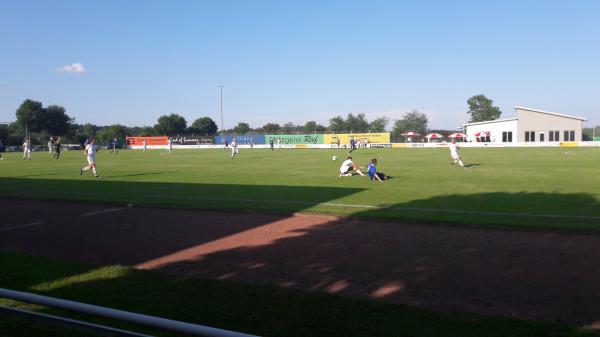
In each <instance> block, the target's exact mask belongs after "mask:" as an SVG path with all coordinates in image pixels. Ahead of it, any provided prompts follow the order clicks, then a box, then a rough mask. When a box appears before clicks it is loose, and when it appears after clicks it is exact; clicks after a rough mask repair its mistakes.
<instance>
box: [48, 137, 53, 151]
mask: <svg viewBox="0 0 600 337" xmlns="http://www.w3.org/2000/svg"><path fill="white" fill-rule="evenodd" d="M53 147H54V138H52V137H50V139H49V140H48V154H52V148H53Z"/></svg>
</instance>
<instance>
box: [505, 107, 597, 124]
mask: <svg viewBox="0 0 600 337" xmlns="http://www.w3.org/2000/svg"><path fill="white" fill-rule="evenodd" d="M517 109H520V110H527V111H533V112H537V113H542V114H547V115H553V116H559V117H565V118H572V119H578V120H580V121H587V119H585V118H583V117H577V116H571V115H565V114H560V113H557V112H549V111H544V110H538V109H532V108H526V107H522V106H516V107H515V111H516V110H517Z"/></svg>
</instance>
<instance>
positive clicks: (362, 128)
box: [344, 113, 369, 132]
mask: <svg viewBox="0 0 600 337" xmlns="http://www.w3.org/2000/svg"><path fill="white" fill-rule="evenodd" d="M344 124H345V125H346V130H347V131H352V132H366V131H368V129H369V122H368V121H367V119H366V118H365V114H358V115H356V116H354V115H353V114H351V113H349V114H348V116H347V117H346V120H345V121H344Z"/></svg>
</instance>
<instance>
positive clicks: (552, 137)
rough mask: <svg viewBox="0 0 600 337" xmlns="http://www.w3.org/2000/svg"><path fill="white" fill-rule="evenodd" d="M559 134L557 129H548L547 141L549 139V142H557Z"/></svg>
mask: <svg viewBox="0 0 600 337" xmlns="http://www.w3.org/2000/svg"><path fill="white" fill-rule="evenodd" d="M559 134H560V133H559V132H558V131H550V132H548V136H549V139H548V141H550V142H558V141H559V140H560V139H558V136H559Z"/></svg>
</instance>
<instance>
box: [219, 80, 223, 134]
mask: <svg viewBox="0 0 600 337" xmlns="http://www.w3.org/2000/svg"><path fill="white" fill-rule="evenodd" d="M223 87H224V85H220V86H219V88H220V89H221V137H223Z"/></svg>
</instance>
